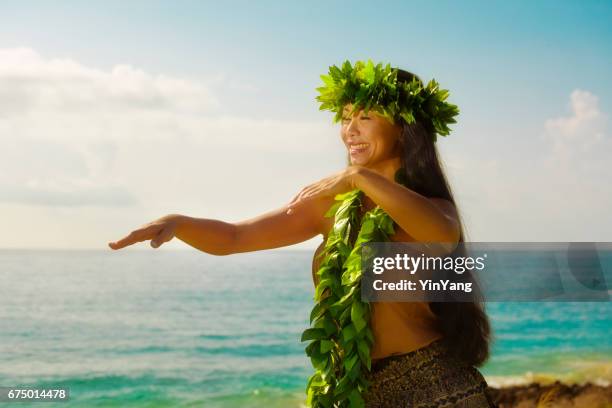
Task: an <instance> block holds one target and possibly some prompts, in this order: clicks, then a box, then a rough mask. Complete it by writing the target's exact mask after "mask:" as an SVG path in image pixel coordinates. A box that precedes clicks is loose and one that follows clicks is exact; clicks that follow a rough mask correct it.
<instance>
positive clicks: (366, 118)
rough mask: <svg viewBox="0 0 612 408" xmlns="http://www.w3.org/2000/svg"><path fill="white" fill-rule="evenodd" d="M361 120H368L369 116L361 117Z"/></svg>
mask: <svg viewBox="0 0 612 408" xmlns="http://www.w3.org/2000/svg"><path fill="white" fill-rule="evenodd" d="M361 119H362V120H370V117H369V116H362V117H361Z"/></svg>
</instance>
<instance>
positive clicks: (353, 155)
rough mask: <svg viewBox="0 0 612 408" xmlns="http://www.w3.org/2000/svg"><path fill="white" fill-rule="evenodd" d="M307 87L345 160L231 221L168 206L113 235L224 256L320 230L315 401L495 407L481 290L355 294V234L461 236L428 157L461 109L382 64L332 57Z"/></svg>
mask: <svg viewBox="0 0 612 408" xmlns="http://www.w3.org/2000/svg"><path fill="white" fill-rule="evenodd" d="M322 79H323V86H321V87H320V88H318V91H319V96H318V97H317V100H318V101H319V102H320V103H321V106H320V108H321V110H330V111H332V112H334V113H335V116H334V121H335V122H340V123H341V125H340V136H341V138H342V141H343V142H344V144H345V146H346V149H347V155H348V162H349V163H348V165H347V167H346V168H345V169H343V170H342V171H340V172H338V173H336V174H333V175H331V176H329V177H327V178H325V179H323V180H320V181H318V182H316V183H313V184H311V185H309V186H307V187H305V188H303V189H302V190H301V191H300V192H299V193H298V194H297V195H296V196H295V197H294V198H293V200H292V201H291V202H290V203H289V204H288V205H285V206H282V207H280V208H278V209H276V210H274V211H270V212H268V213H266V214H263V215H260V216H258V217H256V218H253V219H249V220H246V221H242V222H239V223H227V222H223V221H219V220H213V219H202V218H192V217H188V216H184V215H178V214H171V215H168V216H165V217H162V218H160V219H158V220H155V221H153V222H151V223H149V224H146V225H144V226H143V227H141V228H139V229H137V230H135V231H133V232H131V233H130V234H129V235H128V236H126V237H125V238H123V239H121V240H119V241H117V242H112V243H109V246H110V247H111V248H112V249H120V248H123V247H125V246H128V245H131V244H134V243H136V242H141V241H146V240H150V241H151V246H152V247H153V248H158V247H159V246H160V245H162V244H163V243H164V242H167V241H169V240H171V239H172V238H173V237H177V238H178V239H180V240H182V241H184V242H185V243H187V244H189V245H191V246H193V247H194V248H197V249H199V250H202V251H205V252H208V253H211V254H215V255H228V254H233V253H239V252H248V251H257V250H264V249H271V248H278V247H282V246H287V245H293V244H296V243H298V242H302V241H305V240H308V239H310V238H312V237H314V236H316V235H322V236H323V238H324V239H323V242H322V244H321V245H320V246H319V248H318V249H317V250H316V252H315V257H314V259H313V265H312V275H313V280H314V284H315V289H316V290H315V304H314V307H313V310H312V313H311V315H310V322H311V327H310V328H306V330H305V331H304V333H303V335H302V341H305V342H308V346H307V347H306V353H307V355H308V356H309V357H310V359H311V361H312V364H313V368H314V373H313V374H312V376H311V377H310V378H309V380H308V382H307V384H306V393H307V404H308V406H311V407H329V408H335V407H367V408H375V407H380V408H387V407H388V408H391V407H393V408H396V407H432V408H434V407H462V408H485V407H494V404H493V402H492V401H491V398H490V396H489V395H488V393H487V383H486V382H485V379H484V378H483V376H482V375H481V373H480V372H479V371H478V369H477V368H476V367H478V366H480V365H481V364H483V363H484V362H485V361H486V359H487V358H488V355H489V340H490V328H489V321H488V319H487V316H486V314H485V312H484V309H483V307H482V304H481V303H480V302H477V301H474V302H441V303H430V302H372V303H365V302H362V300H361V296H360V293H361V291H360V289H361V287H360V282H361V258H360V256H361V255H360V248H361V244H362V243H364V242H385V241H399V242H434V243H444V244H440V245H442V246H444V248H445V250H447V251H449V252H452V251H454V250H455V249H456V248H458V243H460V242H463V241H464V233H463V227H462V223H461V219H460V216H459V212H458V210H457V208H456V206H455V200H454V199H453V195H452V193H451V189H450V187H449V185H448V182H447V180H446V177H445V175H444V172H443V170H442V168H441V165H440V163H439V159H438V152H437V148H436V145H435V143H436V141H437V139H438V136H447V135H448V134H449V133H450V129H449V127H448V125H449V124H452V123H455V116H457V115H458V113H459V110H458V108H457V106H455V105H453V104H451V103H449V102H447V101H446V99H447V98H448V91H446V90H443V89H440V88H439V86H438V83H437V82H436V81H435V80H431V81H430V82H429V83H427V84H424V83H423V82H422V81H421V80H420V79H419V78H418V77H417V76H416V75H414V74H412V73H410V72H407V71H404V70H400V69H397V68H391V66H390V65H386V66H384V65H382V64H374V63H373V62H371V61H367V62H362V61H357V62H356V63H355V64H354V65H353V64H351V63H350V62H348V61H347V62H345V63H344V64H343V65H342V66H341V67H337V66H331V67H330V68H329V73H328V75H323V76H322Z"/></svg>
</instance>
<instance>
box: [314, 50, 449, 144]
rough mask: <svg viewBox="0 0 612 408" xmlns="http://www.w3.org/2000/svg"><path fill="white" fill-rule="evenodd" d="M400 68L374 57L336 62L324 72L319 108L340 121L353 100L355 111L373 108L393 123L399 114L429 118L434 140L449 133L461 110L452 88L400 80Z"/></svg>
mask: <svg viewBox="0 0 612 408" xmlns="http://www.w3.org/2000/svg"><path fill="white" fill-rule="evenodd" d="M397 72H398V70H397V68H391V66H390V65H389V64H387V65H386V66H384V67H383V65H382V63H379V64H376V65H374V63H373V62H372V61H371V60H368V61H367V62H363V61H357V62H355V65H354V66H353V65H351V63H350V62H349V61H345V62H344V64H342V67H341V68H340V67H337V66H335V65H332V66H330V67H329V74H328V75H321V79H322V80H323V84H324V86H322V87H319V88H317V91H319V95H318V96H317V101H319V102H321V105H320V107H319V110H329V111H332V112H336V115H335V116H334V122H338V121H339V120H340V119H341V118H342V111H343V109H344V106H345V105H346V104H347V103H352V104H353V110H352V112H351V115H352V114H353V113H355V112H356V111H358V110H360V109H363V110H364V112H365V113H366V114H367V112H368V111H369V110H370V109H373V110H375V111H376V112H378V113H380V114H381V115H383V116H385V117H386V118H388V119H389V120H390V121H391V122H393V123H395V122H396V121H397V120H398V118H403V119H404V120H405V121H406V122H407V123H414V122H415V121H416V119H419V120H425V121H429V122H431V124H432V126H433V129H434V131H435V132H434V133H433V141H434V142H435V141H436V135H437V134H438V135H441V136H447V135H448V134H449V133H450V129H449V127H448V125H449V124H451V123H456V120H455V116H457V115H458V114H459V108H458V107H457V105H453V104H451V103H448V102H446V99H447V98H448V95H449V92H448V90H446V89H439V85H438V83H437V82H436V80H435V79H432V80H431V81H429V83H428V84H427V85H426V86H423V85H422V84H421V82H420V81H419V80H417V79H416V78H413V79H412V80H411V81H410V82H405V81H402V82H399V83H398V81H397Z"/></svg>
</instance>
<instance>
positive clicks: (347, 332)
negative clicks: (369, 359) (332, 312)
mask: <svg viewBox="0 0 612 408" xmlns="http://www.w3.org/2000/svg"><path fill="white" fill-rule="evenodd" d="M356 335H357V330H355V326H354V325H353V324H352V323H351V324H349V325H348V326H346V327H345V328H344V329H342V337H343V339H344V341H349V340H351V339H352V338H354V337H355V336H356Z"/></svg>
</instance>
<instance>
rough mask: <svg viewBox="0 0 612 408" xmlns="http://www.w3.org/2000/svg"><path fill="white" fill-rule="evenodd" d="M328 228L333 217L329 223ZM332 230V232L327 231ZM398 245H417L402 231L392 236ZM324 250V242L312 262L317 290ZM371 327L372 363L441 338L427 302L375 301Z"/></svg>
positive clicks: (372, 305) (434, 317)
mask: <svg viewBox="0 0 612 408" xmlns="http://www.w3.org/2000/svg"><path fill="white" fill-rule="evenodd" d="M326 221H327V222H329V228H331V226H332V223H333V218H330V219H328V220H326ZM327 230H328V231H329V229H327ZM391 240H392V241H396V242H414V241H415V240H414V239H413V238H412V237H410V236H409V235H408V234H406V233H405V232H403V231H399V233H397V234H395V235H394V236H393V237H391ZM324 247H325V240H323V243H321V244H320V245H319V247H318V248H317V250H316V251H315V255H314V258H313V261H312V278H313V283H314V285H315V287H316V285H317V283H318V276H317V270H318V269H319V263H320V259H318V255H319V254H320V252H321V251H322V250H323V248H324ZM371 307H372V314H371V317H370V325H371V328H372V333H373V335H374V345H373V348H372V350H371V357H372V360H376V359H380V358H384V357H388V356H391V355H394V354H405V353H408V352H411V351H414V350H416V349H419V348H421V347H425V346H427V345H428V344H429V343H431V342H433V341H434V340H437V339H439V338H441V337H442V334H441V333H440V332H439V331H438V330H437V329H436V323H437V318H436V316H435V315H434V313H433V312H432V311H431V309H430V307H429V303H427V302H372V303H371Z"/></svg>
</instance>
